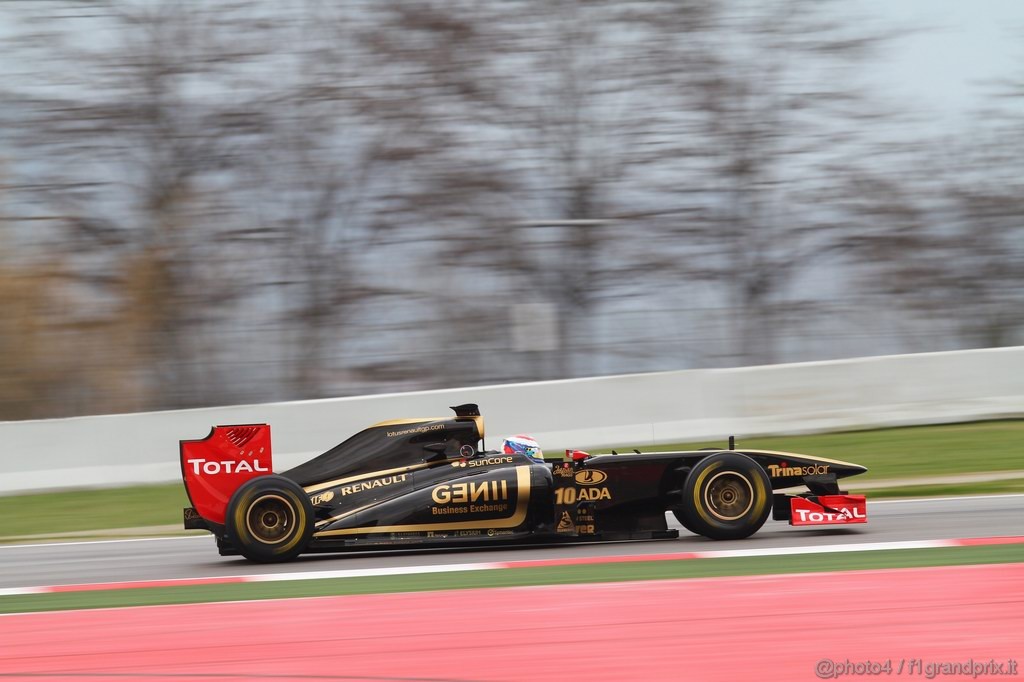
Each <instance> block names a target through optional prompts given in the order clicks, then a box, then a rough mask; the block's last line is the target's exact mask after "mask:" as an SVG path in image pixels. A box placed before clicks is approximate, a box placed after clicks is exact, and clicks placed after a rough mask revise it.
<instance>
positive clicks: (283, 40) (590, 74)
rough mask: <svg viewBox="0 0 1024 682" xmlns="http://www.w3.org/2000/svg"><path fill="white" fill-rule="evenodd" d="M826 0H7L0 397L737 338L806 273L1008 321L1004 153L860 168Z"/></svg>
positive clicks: (854, 29) (667, 358)
mask: <svg viewBox="0 0 1024 682" xmlns="http://www.w3.org/2000/svg"><path fill="white" fill-rule="evenodd" d="M847 9H848V8H847V5H846V4H844V3H840V2H838V1H837V0H835V1H833V2H811V1H810V0H756V1H755V0H742V1H741V2H737V3H728V4H716V3H700V2H690V1H689V0H687V1H685V2H666V1H662V0H629V1H626V2H607V1H603V0H602V1H600V2H584V1H582V0H555V1H549V2H541V1H540V0H509V1H507V2H500V3H478V2H470V1H469V0H456V1H454V2H440V1H439V0H358V1H353V2H346V3H335V2H330V1H329V0H279V1H276V2H269V1H265V0H252V1H251V2H245V3H242V2H236V1H229V2H224V3H216V4H212V5H211V4H202V3H183V2H171V1H169V0H92V1H87V2H86V1H78V0H20V1H19V0H11V1H9V2H7V3H3V4H2V5H0V13H2V15H3V17H4V18H5V20H6V21H4V22H2V23H3V25H4V26H6V27H7V31H8V33H7V34H6V35H7V36H8V37H9V38H10V40H9V41H8V42H7V45H6V47H7V48H8V55H9V56H8V57H7V59H6V61H0V66H2V67H3V68H4V69H5V71H6V73H5V74H4V76H5V77H4V80H3V81H2V82H0V93H2V96H0V126H2V130H3V133H4V135H3V136H2V137H0V159H2V160H3V162H4V172H5V173H6V174H7V175H9V176H10V177H9V178H8V177H7V176H5V177H4V187H5V188H6V189H7V190H8V191H7V194H5V195H4V197H3V200H4V202H5V203H4V207H3V211H2V213H3V216H2V217H3V219H4V222H3V223H0V227H2V228H3V232H2V234H3V235H4V236H5V238H6V239H5V241H4V243H3V244H2V246H3V248H4V254H3V255H4V256H5V257H4V258H0V309H3V310H4V311H6V312H7V313H8V314H7V317H6V318H5V320H4V322H3V323H2V324H0V347H2V348H3V349H4V350H5V351H6V355H3V356H0V357H3V358H5V360H4V362H5V365H4V369H5V373H4V379H3V383H2V385H0V403H3V404H4V405H6V406H7V407H6V408H4V409H5V410H6V412H5V413H0V417H2V416H4V415H5V414H6V415H12V416H19V417H20V416H27V415H31V416H37V415H40V414H67V413H74V412H81V411H94V412H106V411H115V410H137V409H154V408H168V407H180V406H193V405H203V404H214V403H224V402H236V401H241V400H267V399H294V398H312V397H322V396H330V395H340V394H345V393H351V392H373V391H381V390H403V389H415V388H430V387H440V386H451V385H456V384H458V385H469V384H477V383H484V382H500V381H519V380H531V379H539V378H562V377H571V376H580V375H585V374H596V373H601V372H605V371H640V370H647V369H667V368H677V367H680V366H692V365H694V364H697V365H700V364H704V365H707V364H724V363H729V364H735V363H753V362H767V361H772V360H774V359H776V358H779V357H780V356H782V355H784V354H785V353H786V352H790V353H792V349H793V348H794V344H795V343H797V342H799V343H803V342H804V339H803V336H804V334H805V332H808V331H811V330H813V327H816V326H817V325H816V324H815V325H810V324H808V325H804V326H802V327H795V326H794V324H793V323H794V322H799V321H800V318H801V316H806V315H808V314H813V313H815V311H818V310H822V309H828V310H829V311H832V312H831V313H830V314H831V315H832V317H833V318H836V317H837V313H836V312H835V311H836V310H837V309H840V310H841V308H842V306H843V305H845V300H846V299H844V298H843V296H845V295H846V293H845V292H842V291H840V293H839V294H834V293H833V294H830V293H828V292H822V291H819V290H817V289H816V288H812V286H811V285H809V284H808V282H814V281H820V280H822V279H825V280H828V281H830V282H833V283H835V282H838V283H839V284H837V285H836V288H837V289H841V287H843V286H847V285H851V286H852V284H853V283H856V284H858V285H859V287H860V291H865V292H866V291H874V292H877V293H878V295H879V296H882V297H895V296H898V297H899V299H900V301H901V304H902V305H903V306H904V307H905V308H906V309H913V310H917V311H925V312H927V313H928V315H929V316H936V315H945V314H948V313H949V309H948V308H946V309H943V305H947V304H948V302H949V301H953V300H958V301H962V302H963V303H962V307H966V306H968V304H970V307H971V311H972V315H971V316H964V318H963V319H964V323H965V325H967V326H969V329H965V332H964V335H963V340H960V341H957V343H970V342H972V341H970V340H969V339H973V340H974V341H973V342H984V343H1005V342H1007V341H1008V340H1012V339H1014V338H1016V337H1015V336H1014V334H1015V333H1016V332H1015V331H1014V330H1015V329H1018V327H1017V326H1016V325H1017V321H1016V315H1017V313H1016V309H1017V308H1019V306H1015V304H1016V303H1018V302H1019V293H1020V291H1019V290H1020V285H1019V278H1020V276H1021V275H1020V271H1019V266H1020V261H1021V256H1020V254H1019V244H1020V243H1021V240H1020V235H1018V232H1019V230H1018V229H1017V223H1016V222H1015V221H1016V216H1018V215H1020V211H1021V207H1019V206H1018V205H1017V204H1016V196H1015V195H1016V194H1019V180H1018V179H1017V175H1015V173H1017V167H1016V165H1015V159H1013V158H1012V154H1011V153H1003V152H1004V150H1003V149H1002V148H1000V146H999V145H997V144H994V143H993V144H988V145H984V146H983V147H978V148H973V149H971V150H970V152H971V153H970V154H968V153H957V154H956V158H955V159H953V160H947V159H940V160H939V161H938V162H936V161H933V160H932V158H933V157H927V156H924V157H923V156H921V155H920V154H921V153H922V149H925V150H927V147H926V146H925V147H915V146H913V145H910V144H907V145H903V146H901V147H900V149H901V153H903V152H904V151H905V154H904V157H903V159H902V161H901V162H905V163H908V164H909V167H913V165H914V163H917V164H921V161H920V160H921V159H922V158H926V159H928V160H929V161H928V163H929V167H938V168H942V169H943V172H942V173H941V174H934V176H930V177H924V178H919V177H917V176H914V174H912V173H907V174H896V173H891V174H888V175H886V174H885V173H882V172H880V170H881V169H880V166H882V165H883V163H881V162H880V161H879V158H880V157H879V156H878V152H879V147H880V144H879V138H878V137H877V133H878V128H879V127H880V124H881V123H882V122H883V121H884V122H885V123H887V124H889V125H892V119H885V118H884V117H885V115H886V114H887V113H888V112H884V111H883V110H882V109H881V108H880V107H879V106H878V105H877V103H870V102H868V101H867V97H866V95H865V93H864V91H863V90H862V88H861V86H860V84H859V83H858V81H857V80H856V78H855V77H854V74H855V72H856V70H857V68H858V67H859V65H861V64H862V63H863V62H862V58H863V57H864V55H866V54H869V53H870V52H871V49H872V48H873V47H874V46H875V45H876V44H877V43H878V42H879V41H881V40H883V39H884V37H885V36H883V35H881V34H880V33H879V32H877V31H874V30H873V29H872V28H871V26H870V25H866V24H861V23H860V22H858V21H855V20H852V19H851V18H850V16H848V15H847V13H846V12H847ZM888 132H889V134H890V135H894V136H895V137H897V138H898V137H900V136H901V135H904V134H905V132H906V131H900V130H896V129H895V128H890V129H889V130H888ZM1007 139H1009V138H1007ZM865 188H867V190H865ZM865 194H866V195H867V196H865ZM972 235H973V236H977V235H984V238H983V239H980V240H978V239H974V240H972V238H971V237H972ZM29 247H31V248H29ZM957 253H960V254H967V255H964V256H963V257H960V256H957V257H956V258H955V259H956V260H958V263H957V267H956V268H955V269H953V268H949V267H945V268H944V267H943V265H944V264H945V263H947V262H948V261H949V260H950V259H953V258H954V255H953V254H957ZM27 254H30V255H31V258H29V257H28V256H27ZM847 255H853V256H855V257H856V259H857V262H858V266H857V267H860V268H862V269H863V271H864V272H865V273H870V281H869V282H867V281H864V280H853V279H850V278H849V277H848V274H847V270H848V265H847V264H846V263H845V262H844V261H843V258H844V257H846V256H847ZM822 273H824V276H822ZM986 274H988V275H989V276H987V277H986ZM815 276H817V277H818V280H815ZM922 279H923V280H927V281H929V282H930V287H929V289H928V291H929V295H927V296H925V295H922V291H921V290H920V289H918V288H916V287H915V286H914V284H915V283H917V282H919V281H921V280H922ZM956 296H959V297H960V298H959V299H957V298H956ZM929 306H930V307H929ZM823 315H824V314H823ZM15 320H17V322H14V321H15ZM730 324H731V325H732V327H731V328H728V325H730ZM836 328H838V327H836ZM815 331H816V330H815ZM830 333H832V334H833V337H829V336H828V335H826V334H820V335H818V336H815V337H813V339H815V340H814V341H808V342H807V345H806V346H804V345H800V346H799V348H800V349H801V351H800V352H801V353H804V352H805V351H804V350H803V349H804V348H808V349H810V350H809V351H806V352H807V353H809V354H811V355H814V356H815V357H833V356H835V353H836V351H835V350H834V348H833V347H832V346H831V345H830V338H834V335H835V334H842V331H838V332H830ZM871 342H872V340H871V338H868V339H867V341H866V342H865V343H866V344H868V345H870V344H871ZM813 343H817V346H813ZM897 343H898V340H897ZM948 343H951V342H948ZM877 345H878V344H876V346H877ZM926 348H927V349H934V346H933V345H929V346H926ZM871 349H873V347H871V348H869V350H871ZM47 357H60V358H61V359H60V361H54V362H52V363H50V364H49V365H47V364H45V362H44V359H45V358H47ZM800 357H804V355H801V356H800ZM58 369H59V371H57V370H58ZM25 401H30V402H32V403H33V405H31V406H28V405H25V404H24V403H25Z"/></svg>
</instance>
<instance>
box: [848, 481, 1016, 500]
mask: <svg viewBox="0 0 1024 682" xmlns="http://www.w3.org/2000/svg"><path fill="white" fill-rule="evenodd" d="M850 487H851V488H852V490H851V491H850V492H852V493H855V494H856V493H857V486H856V479H850ZM860 492H861V493H862V494H864V495H867V496H868V499H870V500H877V499H879V498H883V497H956V496H958V495H994V494H997V493H1024V478H1012V479H1007V480H1005V481H983V482H977V483H944V484H937V485H911V486H900V487H898V488H873V489H870V490H862V491H860Z"/></svg>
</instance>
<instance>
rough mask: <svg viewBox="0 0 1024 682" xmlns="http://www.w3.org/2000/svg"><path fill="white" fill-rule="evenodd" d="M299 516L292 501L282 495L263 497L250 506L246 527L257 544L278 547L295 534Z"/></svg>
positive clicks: (246, 516) (246, 515) (246, 517)
mask: <svg viewBox="0 0 1024 682" xmlns="http://www.w3.org/2000/svg"><path fill="white" fill-rule="evenodd" d="M298 516H299V515H298V510H296V509H295V506H294V505H293V504H292V502H291V500H288V499H286V498H284V497H282V496H280V495H262V496H260V497H258V498H256V500H254V501H253V503H252V504H250V505H249V509H248V511H247V512H246V514H245V526H246V528H248V530H249V535H251V536H252V537H253V539H255V540H256V541H257V542H261V543H263V544H265V545H277V544H281V543H282V542H285V541H287V540H288V538H290V537H291V536H292V535H293V534H294V533H295V531H296V529H297V528H298V526H297V525H296V522H295V520H296V519H297V518H298Z"/></svg>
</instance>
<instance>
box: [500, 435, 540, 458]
mask: <svg viewBox="0 0 1024 682" xmlns="http://www.w3.org/2000/svg"><path fill="white" fill-rule="evenodd" d="M501 451H502V452H503V453H505V454H506V455H515V454H520V455H526V456H527V457H530V458H531V459H535V460H537V461H538V462H543V461H544V451H543V450H541V449H540V445H539V444H538V443H537V441H535V440H534V439H533V438H531V437H530V436H509V437H507V438H506V439H505V440H503V441H501Z"/></svg>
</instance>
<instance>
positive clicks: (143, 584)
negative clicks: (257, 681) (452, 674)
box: [0, 536, 1024, 597]
mask: <svg viewBox="0 0 1024 682" xmlns="http://www.w3.org/2000/svg"><path fill="white" fill-rule="evenodd" d="M1014 544H1024V536H1008V537H990V538H960V539H953V540H908V541H899V542H866V543H849V544H842V545H815V546H810V547H766V548H760V549H725V550H711V551H706V552H674V553H670V554H632V555H626V556H599V557H572V558H561V559H533V560H526V561H489V562H481V563H472V564H442V565H436V566H393V567H388V568H362V569H341V570H336V571H301V572H292V573H267V574H264V575H227V576H211V577H208V578H169V579H165V580H139V581H132V582H114V583H85V584H80V585H42V586H37V587H8V588H0V597H10V596H19V595H28V594H56V593H61V592H91V591H99V590H124V589H139V588H152V587H181V586H192V585H229V584H235V583H271V582H283V581H289V580H324V579H330V578H365V577H375V576H388V575H420V574H427V573H456V572H460V571H489V570H495V569H502V568H540V567H548V566H583V565H593V564H620V563H634V562H641V561H682V560H688V559H725V558H736V557H766V556H790V555H799V554H831V553H837V552H873V551H879V550H892V549H935V548H939V547H978V546H983V545H1014Z"/></svg>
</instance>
